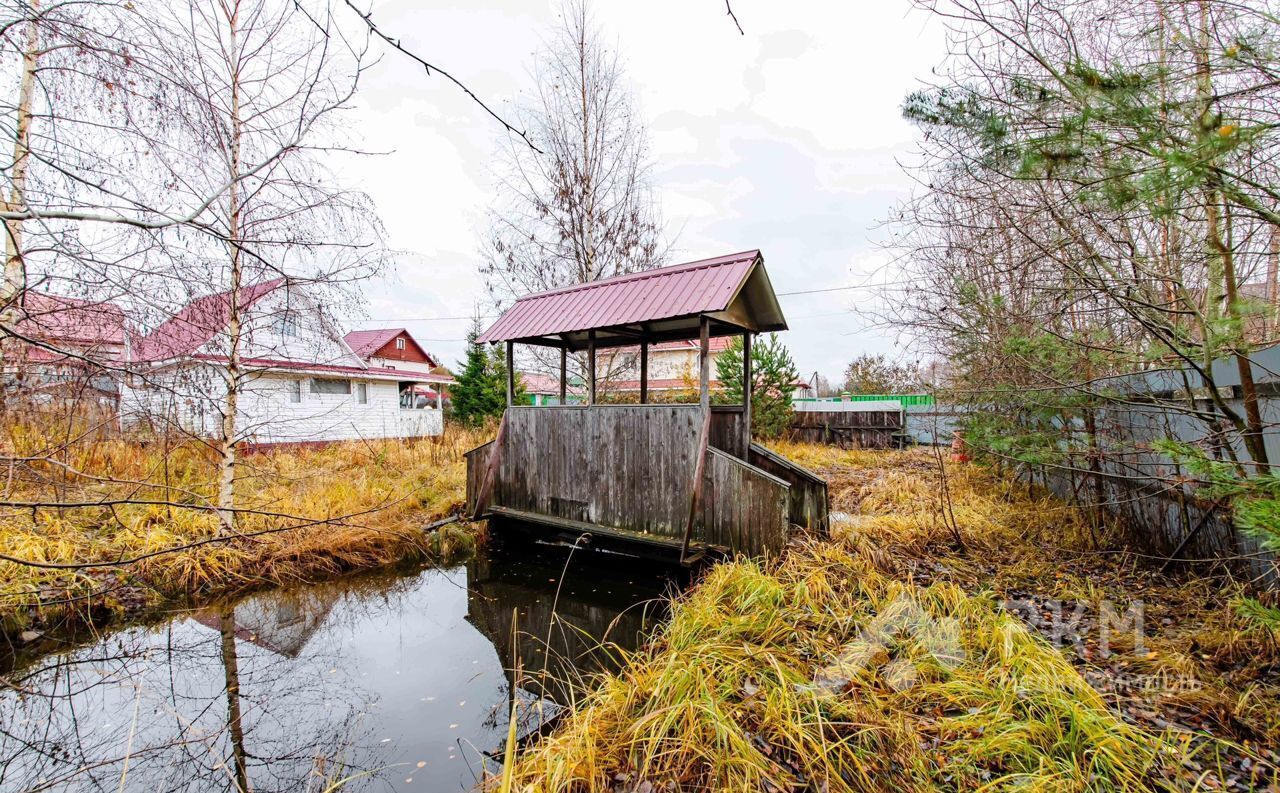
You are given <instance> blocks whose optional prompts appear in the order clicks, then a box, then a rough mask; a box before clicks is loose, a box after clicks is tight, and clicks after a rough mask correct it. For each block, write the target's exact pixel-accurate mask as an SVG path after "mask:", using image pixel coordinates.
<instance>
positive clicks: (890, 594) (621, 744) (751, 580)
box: [511, 443, 1280, 791]
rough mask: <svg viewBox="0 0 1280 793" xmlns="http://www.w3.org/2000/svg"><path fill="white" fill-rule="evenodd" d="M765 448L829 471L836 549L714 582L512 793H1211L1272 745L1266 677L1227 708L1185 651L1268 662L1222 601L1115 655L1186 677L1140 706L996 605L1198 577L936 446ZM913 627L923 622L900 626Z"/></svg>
mask: <svg viewBox="0 0 1280 793" xmlns="http://www.w3.org/2000/svg"><path fill="white" fill-rule="evenodd" d="M775 448H777V449H778V450H779V451H780V452H782V453H783V454H786V455H787V456H788V457H791V458H792V459H795V460H797V461H798V462H800V463H801V464H803V465H805V466H807V467H810V468H811V469H813V470H815V471H818V472H820V473H822V474H823V475H824V476H826V477H827V478H828V479H829V481H830V483H831V495H832V508H833V510H836V511H838V512H843V513H845V514H846V516H847V517H843V518H842V519H840V520H837V521H836V522H835V524H834V525H833V537H832V539H831V540H830V541H807V542H805V543H802V544H801V545H800V546H798V547H795V548H792V549H791V550H789V551H788V552H787V553H786V554H785V555H784V556H783V558H782V559H780V560H777V561H775V562H773V563H771V564H768V565H762V564H760V563H758V562H751V561H744V560H738V561H735V562H732V563H728V564H725V565H721V566H719V567H717V568H716V569H714V570H713V571H712V572H711V573H710V574H709V575H708V577H707V578H706V579H705V580H704V581H702V582H701V583H700V584H699V585H698V586H697V587H696V588H695V589H693V590H692V591H691V592H690V593H689V594H688V595H686V596H685V597H684V598H682V599H680V600H679V601H677V603H676V604H675V605H674V607H673V614H672V618H671V621H670V622H669V624H667V625H666V626H665V627H664V628H663V629H661V630H660V632H659V633H658V634H657V636H656V637H655V640H654V642H653V643H652V644H651V646H649V647H648V648H646V649H644V650H642V651H641V652H639V653H637V654H635V655H634V656H632V657H631V658H630V659H629V660H628V662H627V664H626V666H625V667H624V668H623V670H622V671H621V672H620V673H618V674H616V675H610V676H606V677H604V678H602V679H600V680H599V681H597V685H596V686H595V687H594V688H593V690H592V691H591V692H590V693H589V694H588V695H586V697H585V698H584V700H583V702H582V703H581V705H580V707H579V708H578V709H577V710H576V711H575V713H574V714H573V715H572V716H571V717H569V718H568V719H567V720H566V721H565V722H564V723H563V724H562V725H561V727H560V729H558V730H557V731H556V733H554V734H553V735H552V736H551V737H550V738H548V739H546V740H543V741H541V742H539V743H537V744H535V745H533V746H532V747H530V748H528V749H526V750H525V751H524V752H523V753H522V754H521V755H520V756H519V757H518V759H517V762H516V764H515V767H514V769H512V770H513V774H512V776H513V783H512V788H511V789H513V790H522V791H623V790H628V791H629V790H638V789H647V788H646V787H645V783H649V784H650V785H651V786H652V789H654V790H664V789H679V790H729V789H732V790H787V789H796V788H797V787H798V788H803V789H810V790H830V791H836V790H856V791H881V790H903V791H915V790H938V789H943V790H1008V789H1018V790H1035V791H1138V790H1151V789H1176V790H1192V789H1217V788H1215V787H1214V786H1215V785H1219V786H1220V785H1221V783H1222V782H1223V780H1225V779H1227V778H1228V777H1229V776H1230V775H1231V774H1232V773H1234V772H1235V769H1238V768H1240V765H1238V763H1239V761H1240V758H1242V757H1248V756H1250V754H1251V751H1252V750H1250V749H1249V748H1248V746H1249V744H1250V741H1253V742H1254V743H1256V744H1262V745H1266V741H1267V740H1268V739H1269V738H1270V737H1274V736H1276V735H1277V733H1276V732H1274V731H1272V729H1273V728H1274V722H1273V719H1274V718H1275V714H1276V713H1277V712H1280V707H1277V702H1280V699H1277V697H1276V690H1275V686H1274V685H1272V684H1268V683H1267V682H1266V678H1265V671H1264V672H1262V673H1261V674H1259V675H1258V677H1257V680H1255V681H1254V682H1253V683H1252V684H1251V685H1248V686H1246V687H1244V688H1243V689H1238V693H1237V695H1235V696H1234V700H1236V701H1234V702H1233V701H1231V700H1232V699H1233V697H1232V695H1231V693H1230V691H1231V682H1232V681H1231V680H1230V679H1229V678H1228V677H1227V676H1226V675H1225V674H1224V673H1223V672H1222V671H1221V670H1220V669H1218V668H1216V667H1215V666H1214V662H1213V661H1206V660H1205V659H1195V658H1192V657H1191V653H1190V652H1188V650H1189V648H1190V647H1191V646H1192V644H1191V643H1192V642H1194V641H1196V640H1197V638H1196V637H1198V639H1199V640H1204V641H1208V640H1209V639H1208V637H1210V636H1216V637H1218V639H1217V640H1218V641H1219V642H1222V643H1224V644H1231V641H1234V642H1235V644H1234V645H1232V649H1231V650H1228V649H1227V648H1226V647H1223V648H1222V656H1221V657H1223V658H1226V657H1227V654H1228V653H1229V652H1236V653H1241V652H1248V653H1253V654H1254V655H1255V657H1257V658H1258V659H1259V663H1260V665H1261V668H1262V669H1264V670H1265V668H1266V664H1268V663H1270V664H1273V665H1274V663H1275V662H1276V661H1277V659H1278V656H1277V653H1276V652H1275V648H1274V646H1272V647H1271V649H1270V650H1269V651H1268V649H1267V645H1266V640H1265V639H1264V638H1263V637H1258V636H1253V637H1248V636H1246V635H1245V634H1244V633H1243V632H1241V630H1240V626H1239V625H1238V624H1233V625H1222V624H1220V622H1221V620H1227V621H1230V614H1231V613H1232V612H1231V611H1230V609H1229V607H1228V604H1226V603H1225V602H1222V604H1221V606H1220V607H1214V608H1210V609H1209V610H1208V611H1207V612H1206V615H1207V616H1208V617H1211V618H1212V619H1206V620H1205V621H1203V622H1201V623H1200V624H1199V625H1198V626H1195V627H1194V628H1191V629H1189V630H1190V632H1191V633H1192V634H1194V635H1193V636H1192V638H1188V637H1187V636H1185V635H1182V634H1177V633H1174V632H1171V631H1170V632H1168V633H1167V635H1165V634H1160V633H1159V632H1157V635H1153V636H1152V637H1151V638H1150V642H1149V643H1150V644H1151V645H1152V646H1154V647H1155V648H1156V650H1157V651H1156V652H1154V653H1150V654H1147V655H1144V656H1139V655H1136V654H1134V653H1132V652H1131V651H1132V650H1133V647H1132V646H1125V645H1124V642H1123V640H1120V641H1117V642H1116V644H1115V649H1116V650H1118V651H1123V654H1118V655H1117V656H1113V657H1114V658H1118V659H1120V660H1119V661H1115V662H1113V663H1118V664H1119V666H1120V667H1122V669H1123V670H1124V671H1132V672H1134V673H1136V674H1144V673H1146V674H1150V675H1152V676H1153V677H1155V676H1158V675H1161V674H1163V675H1167V676H1169V679H1172V674H1173V673H1174V672H1179V673H1183V674H1185V673H1188V672H1190V673H1192V674H1195V675H1199V676H1200V677H1201V678H1203V680H1204V681H1205V685H1204V687H1202V688H1200V689H1197V690H1195V691H1186V692H1179V691H1177V690H1174V691H1166V692H1152V693H1151V697H1152V698H1153V699H1156V698H1159V699H1161V701H1160V702H1158V703H1148V702H1145V701H1140V700H1138V699H1136V696H1137V695H1125V696H1121V695H1119V694H1117V693H1114V692H1110V691H1107V690H1100V689H1097V688H1095V687H1094V686H1093V685H1091V684H1090V683H1089V682H1087V681H1086V678H1085V677H1084V675H1083V674H1082V673H1084V672H1087V671H1089V670H1090V664H1086V663H1082V662H1081V659H1079V658H1077V657H1073V656H1072V655H1071V653H1070V652H1069V651H1067V650H1064V649H1061V648H1058V647H1054V646H1052V645H1050V644H1049V643H1048V642H1046V641H1045V640H1044V639H1043V638H1041V637H1040V636H1038V635H1036V633H1035V632H1033V631H1031V630H1029V629H1028V628H1027V627H1025V626H1024V624H1023V623H1022V621H1021V620H1020V619H1018V618H1017V617H1016V616H1015V615H1013V614H1012V613H1009V612H1006V611H1004V610H1003V609H1002V608H1001V607H1000V601H1001V600H1002V599H1003V598H1004V597H1005V596H1006V595H1007V594H1008V593H1009V592H1010V591H1014V590H1018V589H1019V588H1021V587H1028V588H1030V589H1031V590H1033V591H1035V592H1037V593H1040V594H1042V595H1043V596H1044V597H1059V598H1069V597H1077V598H1081V599H1088V598H1094V599H1101V598H1111V599H1114V600H1116V601H1118V602H1121V603H1124V602H1126V601H1127V600H1128V599H1132V598H1134V597H1146V598H1151V599H1153V600H1164V601H1168V603H1170V604H1175V603H1176V604H1178V605H1181V606H1183V607H1189V606H1188V603H1189V602H1190V601H1193V600H1195V599H1196V598H1201V597H1204V596H1207V595H1209V592H1210V588H1211V586H1212V584H1209V583H1202V584H1196V585H1194V586H1190V585H1188V583H1187V582H1181V581H1163V582H1160V581H1156V580H1154V579H1153V578H1151V577H1150V576H1149V575H1147V574H1146V573H1143V572H1141V571H1139V570H1137V569H1136V563H1135V560H1134V559H1133V558H1132V557H1127V556H1125V555H1123V554H1103V553H1095V551H1096V549H1097V548H1098V547H1100V546H1101V547H1108V546H1109V545H1110V544H1111V543H1113V542H1116V541H1117V539H1118V536H1119V535H1118V534H1117V533H1116V532H1115V530H1114V529H1113V528H1111V527H1092V526H1091V525H1090V522H1089V520H1088V517H1087V516H1086V515H1083V514H1081V513H1079V512H1078V511H1076V510H1073V509H1070V508H1068V507H1066V506H1064V505H1063V504H1062V503H1061V502H1058V501H1056V500H1055V499H1052V498H1049V497H1046V496H1044V495H1042V494H1031V493H1028V491H1027V488H1026V486H1025V485H1022V484H1019V483H1011V482H1007V481H1002V480H1000V479H998V478H997V477H995V476H993V475H992V474H991V473H990V472H989V471H986V470H984V469H982V468H980V467H978V466H974V465H969V464H955V463H950V462H946V463H944V467H943V470H941V471H940V470H939V465H938V457H937V456H936V455H935V453H934V452H933V451H932V450H913V451H908V452H858V451H855V452H846V451H840V450H838V449H833V448H829V447H822V446H813V445H805V444H787V443H781V444H777V445H776V447H775ZM946 493H949V495H950V498H949V499H948V498H945V497H944V496H943V494H946ZM1134 588H1137V589H1138V591H1136V592H1135V591H1134ZM1204 602H1205V601H1204V600H1201V603H1204ZM1161 613H1162V612H1161V611H1160V609H1159V608H1157V609H1156V611H1155V613H1154V614H1153V615H1152V620H1153V621H1154V622H1155V627H1156V628H1161V627H1162V623H1161V622H1160V620H1159V618H1160V616H1161ZM895 614H896V615H899V616H901V615H906V618H905V625H906V627H907V629H906V630H899V629H898V628H902V627H903V626H904V622H903V620H901V619H898V618H897V617H893V615H895ZM886 617H888V618H889V621H888V625H889V628H890V630H889V631H888V632H885V631H883V630H882V628H883V627H884V623H883V622H881V621H880V620H881V619H883V618H886ZM1214 620H1218V622H1215V621H1214ZM921 624H922V625H925V626H931V627H926V629H925V630H915V629H913V628H912V627H911V626H912V625H921ZM938 626H943V628H944V629H943V630H941V631H940V632H939V631H936V630H934V628H937V627H938ZM940 636H941V641H940V640H939V637H940ZM947 637H954V638H955V639H956V641H951V640H949V639H948V638H947ZM1226 637H1232V640H1231V641H1228V639H1227V638H1226ZM1197 646H1200V647H1204V646H1205V645H1197ZM956 647H958V649H959V652H952V650H954V649H955V648H956ZM1178 648H1181V650H1182V651H1181V652H1179V651H1178ZM851 660H852V662H850V661H851ZM1098 669H1099V670H1101V667H1100V666H1099V667H1098ZM1110 671H1112V672H1114V670H1110ZM819 681H821V682H822V683H823V684H822V685H815V683H817V682H819ZM1166 695H1167V696H1166ZM1135 702H1138V703H1139V704H1141V705H1142V706H1143V707H1147V706H1150V707H1152V708H1158V707H1166V708H1172V709H1173V710H1175V711H1176V709H1177V706H1186V707H1188V708H1194V707H1197V706H1201V707H1204V708H1207V709H1213V708H1216V709H1227V710H1230V713H1231V715H1230V718H1231V719H1234V720H1235V723H1236V724H1237V726H1239V727H1240V730H1238V731H1232V730H1228V729H1222V730H1215V735H1217V736H1218V738H1221V739H1223V740H1218V739H1208V740H1206V739H1205V738H1204V737H1203V736H1201V737H1196V736H1195V735H1193V734H1192V733H1189V732H1185V731H1181V730H1165V729H1163V728H1161V727H1159V726H1153V725H1155V724H1157V723H1158V720H1156V719H1152V720H1149V721H1147V722H1145V725H1146V726H1138V725H1136V724H1134V723H1132V721H1130V720H1127V719H1126V718H1122V714H1128V713H1130V712H1131V710H1130V706H1132V705H1133V704H1134V703H1135ZM1250 736H1251V737H1250ZM1224 758H1228V759H1225V760H1224ZM1230 758H1234V759H1230ZM1231 762H1236V763H1237V765H1236V766H1234V767H1233V766H1231V765H1230V763H1231ZM1249 762H1250V763H1252V765H1251V766H1250V767H1251V768H1252V769H1253V772H1258V770H1259V769H1262V772H1263V773H1264V774H1266V773H1273V772H1274V769H1270V770H1267V769H1266V764H1265V763H1261V764H1260V763H1259V762H1258V758H1257V757H1256V756H1254V757H1252V758H1251V759H1250V760H1249ZM1223 764H1225V765H1223ZM1220 765H1221V766H1222V767H1219V766H1220ZM1243 776H1244V778H1245V779H1246V783H1247V779H1248V773H1245V774H1244V775H1243ZM1264 778H1265V777H1264Z"/></svg>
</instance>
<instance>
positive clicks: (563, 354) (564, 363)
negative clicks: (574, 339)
mask: <svg viewBox="0 0 1280 793" xmlns="http://www.w3.org/2000/svg"><path fill="white" fill-rule="evenodd" d="M568 361H569V348H568V347H561V348H560V404H562V405H563V404H565V395H566V394H567V392H568V381H569V363H568Z"/></svg>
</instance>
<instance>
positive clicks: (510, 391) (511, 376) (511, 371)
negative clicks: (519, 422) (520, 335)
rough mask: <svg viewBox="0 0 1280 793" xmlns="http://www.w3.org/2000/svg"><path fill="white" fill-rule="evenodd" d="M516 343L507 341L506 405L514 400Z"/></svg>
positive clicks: (512, 403)
mask: <svg viewBox="0 0 1280 793" xmlns="http://www.w3.org/2000/svg"><path fill="white" fill-rule="evenodd" d="M515 349H516V343H515V342H513V341H509V342H507V407H511V406H512V405H514V404H515V401H516V356H515Z"/></svg>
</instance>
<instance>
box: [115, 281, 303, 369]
mask: <svg viewBox="0 0 1280 793" xmlns="http://www.w3.org/2000/svg"><path fill="white" fill-rule="evenodd" d="M283 283H284V279H283V278H272V279H271V280H270V281H263V282H262V283H259V284H254V285H252V286H246V287H244V288H243V289H241V290H240V310H241V311H247V310H248V309H249V308H250V307H252V306H253V304H254V303H257V302H258V301H259V300H261V299H262V298H264V297H266V296H267V295H268V294H270V293H271V291H272V290H274V289H275V288H276V287H278V286H280V285H281V284H283ZM230 321H231V293H230V291H227V292H219V293H218V294H216V295H206V296H204V297H201V298H197V299H196V300H193V301H191V302H190V303H188V304H187V306H186V307H185V308H183V309H182V310H181V311H179V312H178V313H177V314H175V315H173V316H172V317H170V318H169V319H167V320H165V321H164V322H162V323H161V324H160V327H158V328H156V329H155V330H153V331H152V332H151V333H149V334H148V335H147V336H146V337H144V338H142V339H139V340H138V341H137V343H136V344H135V345H134V347H133V358H134V360H136V361H166V360H168V359H170V358H178V357H181V356H184V355H191V354H192V353H194V352H195V351H196V350H198V349H200V348H201V347H203V346H204V345H205V344H206V343H207V342H209V341H210V340H211V339H213V337H214V336H216V335H217V334H218V333H220V332H221V331H222V330H223V329H224V328H226V327H227V323H228V322H230Z"/></svg>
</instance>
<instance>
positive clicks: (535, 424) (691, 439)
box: [467, 405, 826, 555]
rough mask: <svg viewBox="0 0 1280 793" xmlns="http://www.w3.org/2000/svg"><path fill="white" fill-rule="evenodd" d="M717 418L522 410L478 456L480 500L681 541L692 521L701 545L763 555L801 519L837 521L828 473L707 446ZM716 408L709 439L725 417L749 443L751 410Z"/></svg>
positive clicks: (571, 522) (472, 480)
mask: <svg viewBox="0 0 1280 793" xmlns="http://www.w3.org/2000/svg"><path fill="white" fill-rule="evenodd" d="M707 415H708V414H704V413H703V412H702V411H701V410H700V409H699V406H697V405H599V406H592V407H587V406H563V407H513V408H510V409H508V410H507V412H506V415H505V417H504V421H503V427H504V429H503V431H502V438H501V440H500V441H499V442H498V443H497V444H487V445H486V446H484V447H478V448H477V449H474V450H472V451H471V452H468V454H467V462H468V471H467V500H468V507H469V508H472V509H473V510H474V509H477V508H478V509H481V510H482V511H483V510H485V509H487V510H488V511H490V512H498V511H499V510H506V511H508V512H512V513H513V514H514V513H521V514H530V515H538V516H540V517H541V518H542V519H543V521H544V522H546V523H548V524H552V525H564V526H572V527H581V526H595V527H597V528H603V529H608V530H616V531H619V532H630V533H632V534H634V535H638V536H643V537H648V538H650V539H652V540H654V541H658V542H663V541H666V542H672V543H676V544H677V545H679V544H682V543H683V542H684V537H685V532H686V529H689V548H690V550H693V549H695V548H696V547H697V546H698V545H700V544H703V543H710V544H713V545H717V546H723V547H726V548H731V549H733V550H734V551H735V552H738V553H745V554H752V555H755V554H759V553H774V552H776V551H778V550H780V549H781V548H782V546H783V545H784V544H785V542H786V538H787V532H788V526H789V524H790V523H791V522H795V523H799V524H801V525H810V526H814V525H820V526H824V525H825V522H826V485H825V483H824V482H822V480H821V479H819V478H817V477H815V476H813V475H812V474H810V473H809V472H807V471H804V469H802V468H799V467H798V466H794V465H792V464H790V462H789V461H786V460H784V459H782V458H777V459H773V458H774V457H776V455H773V457H770V455H771V454H772V453H769V452H767V450H763V449H759V447H755V446H752V447H751V449H749V450H741V451H743V452H746V453H747V454H750V455H752V457H753V461H754V462H756V463H759V465H753V464H751V463H749V462H747V461H745V460H743V459H740V456H739V455H738V454H735V452H737V451H739V450H737V449H731V450H725V449H720V448H715V447H712V446H710V445H709V446H708V449H707V451H706V452H701V450H700V449H699V441H700V434H701V432H702V429H703V426H704V416H707ZM710 415H711V416H712V418H711V419H710V423H709V424H707V425H706V426H707V429H706V432H707V443H708V444H710V443H711V435H712V433H713V431H714V429H715V426H716V424H715V422H716V419H715V417H716V416H719V417H721V418H720V422H721V423H720V424H719V425H718V426H719V427H720V428H721V429H722V430H723V431H724V435H723V437H724V438H725V439H726V442H728V445H730V446H731V447H732V446H733V445H734V444H733V441H735V440H736V441H737V444H738V445H740V444H741V438H742V435H741V433H740V431H739V429H738V427H739V426H740V425H738V426H735V424H734V422H735V421H738V422H740V421H741V418H742V416H741V412H740V410H733V409H732V408H731V409H728V410H725V409H721V408H717V410H716V411H713V412H712V413H711V414H710ZM757 449H759V450H758V451H757ZM747 454H743V455H741V456H747ZM699 463H701V472H700V473H699ZM485 471H491V472H492V482H491V484H490V485H489V488H488V491H489V497H488V500H487V502H486V501H485V499H483V498H482V496H483V493H484V491H485V489H486V488H485V475H484V472H485ZM695 482H698V483H700V486H701V487H702V489H703V492H702V497H701V498H700V499H698V500H697V501H695V500H694V498H693V496H694V490H695ZM793 489H795V490H796V493H795V494H794V495H793V494H792V490H793ZM691 521H692V522H691Z"/></svg>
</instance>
